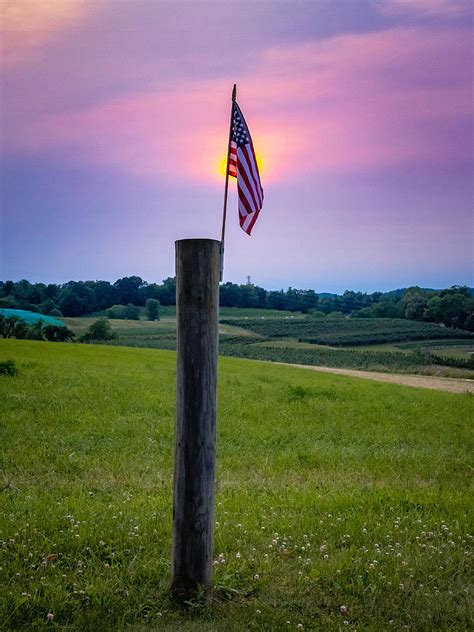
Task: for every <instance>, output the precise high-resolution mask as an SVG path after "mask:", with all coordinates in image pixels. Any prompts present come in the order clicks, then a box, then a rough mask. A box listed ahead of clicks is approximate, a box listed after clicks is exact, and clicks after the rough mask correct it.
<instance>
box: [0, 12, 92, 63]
mask: <svg viewBox="0 0 474 632" xmlns="http://www.w3.org/2000/svg"><path fill="white" fill-rule="evenodd" d="M91 9H92V5H91V3H90V2H87V0H67V2H65V1H64V0H40V1H38V0H3V2H2V3H1V5H0V18H1V19H0V44H1V45H0V55H1V58H2V61H3V64H14V63H18V62H21V61H24V60H26V59H28V58H29V57H30V56H31V55H32V54H34V52H35V51H37V50H38V49H39V48H41V47H42V46H44V45H46V44H48V43H49V42H51V40H53V39H54V38H55V37H57V36H58V35H60V34H61V33H62V32H64V30H66V29H68V28H70V27H73V26H74V25H76V24H77V23H78V22H80V21H81V20H82V19H84V18H85V17H86V15H87V14H88V13H90V12H91Z"/></svg>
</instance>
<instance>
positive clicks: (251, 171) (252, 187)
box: [229, 101, 263, 235]
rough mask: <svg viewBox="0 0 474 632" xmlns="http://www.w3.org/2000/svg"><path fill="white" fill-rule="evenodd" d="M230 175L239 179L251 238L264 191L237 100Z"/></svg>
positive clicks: (244, 224)
mask: <svg viewBox="0 0 474 632" xmlns="http://www.w3.org/2000/svg"><path fill="white" fill-rule="evenodd" d="M229 175H230V176H234V178H237V191H238V195H239V222H240V227H241V228H242V230H243V231H245V232H246V233H247V235H250V233H251V232H252V228H253V226H254V224H255V222H256V221H257V217H258V214H259V213H260V211H261V210H262V206H263V189H262V184H261V182H260V175H259V173H258V165H257V159H256V158H255V151H254V149H253V144H252V138H251V136H250V132H249V128H248V127H247V123H246V122H245V119H244V115H243V114H242V112H241V111H240V108H239V106H238V105H237V103H236V102H235V101H234V103H233V106H232V133H231V138H230V146H229Z"/></svg>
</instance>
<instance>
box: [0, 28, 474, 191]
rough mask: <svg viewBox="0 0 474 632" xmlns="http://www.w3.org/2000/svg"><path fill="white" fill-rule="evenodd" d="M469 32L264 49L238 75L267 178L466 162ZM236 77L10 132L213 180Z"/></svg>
mask: <svg viewBox="0 0 474 632" xmlns="http://www.w3.org/2000/svg"><path fill="white" fill-rule="evenodd" d="M469 50H470V33H469V32H468V31H467V30H463V29H461V28H442V29H437V30H434V29H415V28H394V29H390V30H385V31H381V32H374V33H365V34H358V35H353V34H351V35H341V36H338V37H333V38H328V39H325V40H321V41H317V42H308V43H305V44H300V45H288V46H282V47H275V48H270V49H267V50H265V51H263V52H262V53H261V55H260V56H259V57H257V58H256V60H255V67H254V70H253V72H252V73H245V74H241V75H240V76H238V77H236V80H237V83H238V86H239V99H240V103H241V106H242V108H243V111H244V114H246V116H247V118H248V123H249V126H250V130H251V132H252V134H253V137H254V141H255V145H256V149H257V151H258V152H259V153H260V154H261V155H262V156H263V160H264V172H265V173H264V174H262V177H263V176H265V181H271V180H273V179H275V180H283V179H294V178H296V177H299V176H300V175H305V174H308V173H316V172H325V171H358V170H365V171H370V170H377V169H381V168H382V169H385V168H391V167H394V166H399V165H414V164H425V165H426V164H427V165H435V166H438V167H439V166H446V165H453V164H454V165H456V164H461V163H465V162H466V161H468V160H469V159H470V158H469V157H470V146H469V138H468V135H467V136H466V131H467V128H466V126H469V124H470V123H469V120H470V117H471V116H472V99H471V87H470V81H469V73H470V69H469V64H470V62H469V55H468V54H467V53H468V52H469ZM233 79H234V77H232V78H230V77H229V78H226V77H224V78H222V77H220V78H217V79H206V80H205V81H198V80H195V81H186V82H179V81H176V82H168V83H167V84H166V83H165V84H163V85H162V87H161V88H160V89H155V90H150V91H147V92H138V93H134V94H131V95H126V96H122V97H119V98H114V99H109V100H107V99H105V100H104V101H103V102H102V103H100V104H99V105H96V106H93V107H90V108H86V109H80V110H77V111H73V112H65V113H62V114H55V115H51V116H46V117H44V118H41V119H40V120H37V121H34V122H33V123H31V124H29V125H25V126H23V127H22V129H18V128H17V129H12V130H6V143H7V146H9V148H10V151H16V152H26V153H29V154H41V153H42V152H47V153H48V154H53V155H57V156H59V157H61V159H62V160H68V161H71V162H76V163H78V164H84V163H86V164H93V165H102V166H106V167H112V168H116V169H119V170H121V171H123V172H125V173H128V174H132V175H134V176H140V177H145V178H152V179H153V178H154V179H160V178H161V179H164V180H168V181H174V182H176V181H179V180H180V179H182V180H187V181H189V180H193V181H196V182H204V183H209V184H211V183H212V181H218V179H219V172H218V163H219V160H220V158H221V157H222V155H223V154H225V139H226V129H227V117H228V108H229V96H230V94H229V93H230V88H231V85H232V83H233Z"/></svg>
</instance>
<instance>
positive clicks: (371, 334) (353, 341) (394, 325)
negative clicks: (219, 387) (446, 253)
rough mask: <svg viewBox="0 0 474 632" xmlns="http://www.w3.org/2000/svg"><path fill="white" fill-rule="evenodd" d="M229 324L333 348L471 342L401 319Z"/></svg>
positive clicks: (456, 332) (464, 335)
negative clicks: (445, 339)
mask: <svg viewBox="0 0 474 632" xmlns="http://www.w3.org/2000/svg"><path fill="white" fill-rule="evenodd" d="M222 322H227V320H226V319H223V321H222ZM232 324H233V325H236V326H239V327H242V328H244V329H250V330H251V331H253V332H255V333H257V334H260V335H263V336H266V337H268V338H285V337H288V338H296V339H297V340H299V341H301V342H310V343H313V344H321V345H330V346H334V347H337V346H356V345H368V344H380V343H389V342H404V341H412V340H435V339H437V338H440V339H441V338H448V339H449V338H457V339H471V340H474V335H473V334H472V333H470V332H467V331H464V330H461V329H448V328H446V327H441V326H440V325H436V324H434V323H422V322H418V321H409V320H404V319H401V318H340V319H333V318H320V319H316V318H315V319H311V318H298V319H284V320H275V319H240V320H233V321H232Z"/></svg>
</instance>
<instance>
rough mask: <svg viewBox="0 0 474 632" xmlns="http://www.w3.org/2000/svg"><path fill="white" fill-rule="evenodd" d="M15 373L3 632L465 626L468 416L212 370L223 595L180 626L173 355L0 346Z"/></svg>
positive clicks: (247, 369) (5, 381) (4, 429)
mask: <svg viewBox="0 0 474 632" xmlns="http://www.w3.org/2000/svg"><path fill="white" fill-rule="evenodd" d="M7 359H13V360H15V361H16V364H17V367H18V370H19V372H18V375H17V376H15V377H6V376H4V377H0V389H1V396H0V411H1V412H0V419H1V433H2V438H1V441H2V452H3V457H2V458H3V470H2V472H3V473H2V508H3V511H2V513H1V516H0V539H1V553H0V555H1V562H0V567H1V568H0V590H1V594H0V604H1V606H0V608H1V611H0V627H1V629H2V630H25V629H41V628H43V627H46V617H47V614H48V612H51V613H53V615H54V620H53V622H52V623H51V624H49V626H48V627H51V628H52V627H57V628H58V629H74V630H81V631H82V630H85V631H88V630H90V631H95V630H98V629H100V630H125V629H133V630H147V629H150V630H156V629H159V630H170V631H171V630H173V631H174V630H176V631H178V630H184V631H187V630H189V631H191V630H192V631H198V630H199V631H200V630H202V631H208V630H211V631H213V630H216V631H221V630H226V631H241V630H245V629H249V630H283V631H286V630H288V631H289V630H299V629H303V630H329V631H332V630H340V629H341V630H342V629H348V630H351V629H352V630H355V629H358V630H373V631H374V632H376V631H377V632H378V631H380V630H392V629H393V630H406V629H409V630H417V631H418V630H420V631H426V632H428V631H429V632H431V631H432V630H467V629H469V628H470V627H471V626H472V621H471V619H470V614H469V613H470V611H471V612H472V608H470V606H472V604H471V603H470V598H471V593H470V592H469V591H470V583H469V582H470V572H469V568H470V567H469V564H470V561H471V560H472V558H471V554H472V528H473V524H472V514H471V504H470V498H471V495H470V494H471V491H472V490H471V489H470V484H471V480H472V477H471V472H470V467H471V455H472V433H471V428H470V422H471V420H472V414H473V398H472V396H470V395H468V394H449V393H440V392H435V391H424V390H418V389H412V388H404V387H401V386H394V385H389V384H382V383H372V382H368V381H363V380H358V379H351V378H345V377H340V376H334V375H329V374H320V373H313V372H311V371H306V370H300V369H297V368H293V367H284V366H279V365H270V364H261V363H252V362H248V361H246V360H242V359H234V358H221V359H220V369H219V419H218V470H217V497H216V517H215V519H216V529H215V581H214V585H215V590H214V594H213V597H212V599H211V601H210V603H209V604H207V605H206V604H204V603H203V602H201V601H199V600H197V601H195V602H192V603H191V604H190V605H189V608H188V609H187V610H185V611H182V610H179V609H178V608H177V607H176V606H175V605H174V604H173V603H172V602H171V601H170V600H169V597H168V587H169V581H170V571H169V563H170V549H171V541H170V538H171V478H172V456H173V429H174V382H175V355H174V353H173V352H171V351H157V350H153V349H131V348H124V347H110V346H99V345H77V344H67V343H59V344H56V343H48V342H34V341H16V340H2V341H1V343H0V360H7ZM346 622H347V623H346Z"/></svg>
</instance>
